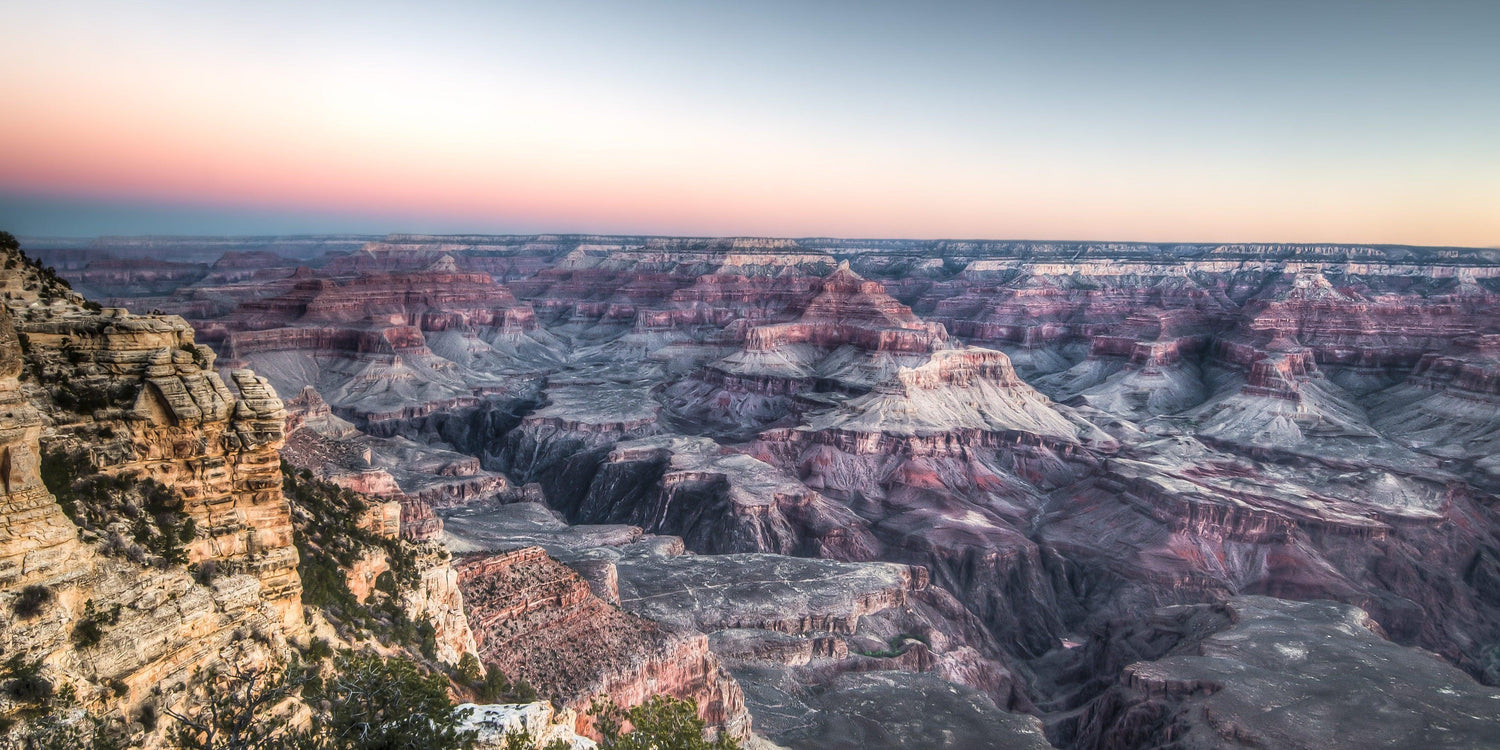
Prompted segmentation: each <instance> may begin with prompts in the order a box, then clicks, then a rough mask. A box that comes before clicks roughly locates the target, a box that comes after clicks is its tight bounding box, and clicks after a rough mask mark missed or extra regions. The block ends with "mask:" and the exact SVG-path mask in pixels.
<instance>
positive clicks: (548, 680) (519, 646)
mask: <svg viewBox="0 0 1500 750" xmlns="http://www.w3.org/2000/svg"><path fill="white" fill-rule="evenodd" d="M457 568H458V571H459V585H460V587H461V589H462V590H463V594H464V600H465V601H466V602H467V606H468V610H469V616H470V621H471V623H472V625H473V627H474V630H475V633H476V636H477V637H476V640H477V641H478V644H479V654H480V656H481V657H482V658H483V660H484V661H485V662H486V663H489V664H493V665H495V666H498V667H499V668H500V669H501V670H502V671H504V672H505V674H507V675H508V676H511V677H512V678H513V679H514V678H525V679H526V680H527V681H529V682H530V683H531V684H532V686H533V687H535V688H536V689H537V691H538V693H539V694H541V695H545V696H550V697H553V698H555V699H556V700H557V701H558V702H559V703H560V705H561V706H563V707H564V708H568V709H572V710H574V711H578V712H583V711H585V710H586V709H587V708H588V706H589V704H590V702H591V701H592V700H593V698H594V697H595V696H598V695H607V696H609V697H611V698H612V699H614V701H615V702H616V703H617V704H620V705H626V706H633V705H635V704H637V703H640V702H642V701H644V700H645V699H646V698H649V697H650V696H652V695H655V694H657V693H666V694H669V695H673V696H676V697H679V698H692V699H693V700H695V701H696V702H697V704H698V710H699V715H701V716H702V717H703V718H704V720H705V721H707V722H709V723H710V724H713V725H715V726H717V727H720V728H722V729H723V730H724V731H727V732H730V733H731V734H733V735H735V736H744V735H748V734H749V730H750V717H749V715H748V714H747V713H746V712H745V707H744V702H743V696H742V695H741V693H740V689H739V685H738V684H736V683H735V682H734V679H733V678H732V677H730V676H729V674H728V673H727V672H725V671H724V669H723V667H722V666H720V664H719V661H718V659H717V657H715V656H714V655H713V654H712V653H710V652H709V650H708V639H707V638H706V637H705V636H703V635H702V634H699V633H693V632H691V631H675V630H671V629H668V628H665V627H663V626H662V625H660V624H658V623H656V622H653V621H651V620H647V619H644V618H641V617H638V616H635V615H631V614H628V613H626V612H624V611H621V610H620V609H618V608H616V607H615V606H614V605H611V604H609V603H608V602H606V601H604V600H603V599H600V598H598V597H596V596H595V595H594V594H593V592H592V591H590V589H589V585H588V583H586V582H585V581H584V580H583V579H582V578H581V577H579V575H578V574H577V573H575V572H574V571H573V570H571V569H569V568H568V567H566V566H564V565H563V564H561V563H559V562H557V561H556V560H553V559H552V558H550V557H548V556H547V554H546V552H545V551H543V550H542V549H541V548H539V547H525V548H521V549H519V550H514V551H510V552H502V553H495V554H479V555H471V556H468V557H465V558H463V559H461V560H460V561H459V563H458V565H457ZM588 722H589V719H588V717H587V716H586V715H580V717H579V719H578V727H577V728H578V730H579V731H586V730H587V728H588V725H589V724H588Z"/></svg>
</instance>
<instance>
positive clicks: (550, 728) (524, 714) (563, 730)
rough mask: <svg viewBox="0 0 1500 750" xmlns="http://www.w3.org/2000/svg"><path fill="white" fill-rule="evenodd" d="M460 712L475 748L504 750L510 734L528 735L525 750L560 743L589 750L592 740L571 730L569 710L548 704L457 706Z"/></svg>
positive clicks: (572, 718)
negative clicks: (527, 746) (530, 741)
mask: <svg viewBox="0 0 1500 750" xmlns="http://www.w3.org/2000/svg"><path fill="white" fill-rule="evenodd" d="M457 710H458V711H459V712H461V713H463V714H464V719H463V721H462V724H461V726H462V727H463V728H464V729H467V730H470V731H472V732H474V734H475V736H474V747H475V748H476V749H477V750H506V748H507V747H509V746H508V744H507V742H508V740H507V738H508V737H510V736H511V735H514V734H523V733H524V734H526V735H529V736H530V737H531V738H532V740H533V743H532V746H531V747H529V748H525V750H544V749H545V748H547V747H549V746H551V745H552V744H553V743H556V742H561V743H562V744H563V746H564V747H566V748H568V750H592V748H594V747H596V745H595V744H594V741H593V740H591V739H589V738H587V737H583V736H581V735H579V734H577V733H576V732H574V731H573V728H574V727H575V726H576V725H577V723H578V719H577V716H576V715H575V714H574V712H572V711H569V710H566V709H564V710H562V711H555V710H553V708H552V704H551V703H547V702H539V703H513V704H504V705H484V706H476V705H474V704H472V703H465V704H463V705H461V706H459V707H458V709H457Z"/></svg>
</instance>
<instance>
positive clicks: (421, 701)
mask: <svg viewBox="0 0 1500 750" xmlns="http://www.w3.org/2000/svg"><path fill="white" fill-rule="evenodd" d="M315 699H316V700H315V703H316V702H321V703H322V704H324V705H326V706H327V708H325V709H324V710H323V711H322V712H320V714H319V715H318V716H316V717H315V719H314V722H313V734H314V735H315V737H316V739H318V740H321V741H323V742H325V743H326V744H325V745H323V747H327V748H330V750H377V749H379V750H419V749H423V750H425V749H426V748H432V749H433V750H457V749H458V748H466V747H469V746H470V745H471V744H472V742H473V735H472V733H471V732H468V731H466V730H462V729H461V728H460V726H459V722H460V720H461V719H462V718H463V717H462V716H461V715H459V714H458V713H457V712H456V711H455V710H454V705H453V700H452V699H451V698H449V697H448V679H447V678H446V677H444V676H443V675H440V674H424V673H423V672H422V671H421V670H420V669H418V667H417V665H416V664H414V663H412V662H410V661H407V660H405V659H400V658H391V659H384V658H381V657H380V656H376V655H374V654H356V653H352V652H345V653H344V654H343V655H341V656H340V657H339V658H338V659H336V660H335V662H334V668H333V674H332V675H331V676H330V677H328V678H327V679H326V680H325V681H324V686H323V688H322V690H321V691H320V694H319V695H317V696H315Z"/></svg>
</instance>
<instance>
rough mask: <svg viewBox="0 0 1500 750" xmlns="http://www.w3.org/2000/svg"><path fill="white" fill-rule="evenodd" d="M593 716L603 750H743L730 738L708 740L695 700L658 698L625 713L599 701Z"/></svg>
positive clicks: (596, 701) (591, 713)
mask: <svg viewBox="0 0 1500 750" xmlns="http://www.w3.org/2000/svg"><path fill="white" fill-rule="evenodd" d="M589 714H590V715H592V716H593V717H594V722H595V724H594V728H595V729H596V730H597V731H598V732H599V737H600V739H599V747H600V749H601V750H740V743H739V742H738V741H737V740H735V739H733V738H731V737H728V736H726V735H722V734H721V735H719V736H718V737H717V738H715V739H713V740H708V739H705V738H704V735H705V733H706V730H707V726H706V725H705V724H704V722H703V719H701V718H699V717H698V704H697V703H695V702H694V701H692V700H681V699H678V698H673V697H671V696H668V695H654V696H652V697H651V698H650V699H648V700H647V701H646V702H645V703H642V704H640V705H638V706H635V707H634V708H630V709H623V708H620V707H619V706H618V705H615V702H614V701H612V700H610V699H608V698H599V699H595V700H594V704H593V705H592V706H591V707H590V708H589ZM627 721H628V722H630V724H631V725H632V729H631V731H630V732H628V733H626V732H623V731H622V727H623V726H624V724H625V722H627Z"/></svg>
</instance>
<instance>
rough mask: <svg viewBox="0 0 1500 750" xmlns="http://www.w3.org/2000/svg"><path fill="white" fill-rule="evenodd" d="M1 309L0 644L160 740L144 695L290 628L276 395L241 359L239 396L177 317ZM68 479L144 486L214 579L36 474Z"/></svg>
mask: <svg viewBox="0 0 1500 750" xmlns="http://www.w3.org/2000/svg"><path fill="white" fill-rule="evenodd" d="M25 273H26V271H22V272H21V274H13V273H12V272H9V271H8V272H7V274H6V275H7V276H8V277H12V278H14V276H16V275H22V274H25ZM8 307H9V311H0V404H3V405H4V406H3V408H0V469H3V472H0V480H3V487H4V492H3V494H0V498H3V499H0V503H3V510H4V513H3V515H0V599H3V600H4V601H5V602H6V606H4V607H0V649H3V650H4V652H5V653H6V654H7V655H8V658H9V657H14V658H17V659H19V660H21V662H24V663H37V664H39V665H41V669H42V670H43V674H44V675H45V678H46V679H48V680H49V682H50V683H51V684H52V685H53V687H54V688H58V689H61V688H62V687H64V686H66V687H68V688H69V689H70V690H71V691H73V694H74V695H76V696H77V699H78V701H79V703H80V704H81V706H82V707H83V708H85V709H87V710H88V711H90V712H91V713H93V714H95V715H99V716H103V717H105V718H106V719H109V720H112V721H114V722H115V725H116V726H118V727H120V729H121V730H122V731H123V733H124V736H125V737H126V738H127V740H128V741H129V742H130V743H131V744H132V745H134V746H144V747H152V746H157V745H158V744H159V742H160V740H161V737H160V733H159V732H154V731H152V730H151V729H150V728H148V727H146V726H144V725H142V724H141V723H139V722H138V721H137V717H139V716H140V715H141V714H140V711H141V710H142V707H143V706H147V705H150V706H152V707H153V708H157V707H161V706H163V705H174V704H176V702H177V701H179V700H180V698H181V694H182V690H183V689H184V688H185V687H187V686H190V685H192V684H193V681H194V680H196V679H197V675H198V673H199V670H202V669H207V668H211V667H213V666H214V665H217V664H220V663H222V660H224V659H226V658H229V657H230V656H231V655H238V658H242V659H248V660H250V663H264V662H265V661H266V660H269V659H273V658H277V655H278V654H279V653H280V652H282V651H284V650H285V648H286V644H287V639H288V638H299V637H302V636H303V634H304V623H303V617H302V607H301V602H300V597H299V594H300V592H301V587H300V581H299V579H298V576H297V573H296V565H297V561H298V557H297V552H296V550H295V548H293V547H292V540H291V525H290V517H289V513H288V505H287V502H286V500H285V498H283V497H282V496H281V491H280V486H281V482H280V472H279V470H278V461H277V453H276V449H277V446H278V445H279V444H280V441H281V420H282V413H281V403H280V401H279V400H277V399H276V397H275V394H274V393H273V392H270V391H269V390H268V389H266V388H265V386H264V382H263V381H261V380H259V379H258V378H256V377H255V376H254V375H253V374H251V373H249V372H237V373H235V376H234V381H235V384H236V386H237V388H238V390H239V392H240V395H239V397H238V398H236V397H235V396H234V395H233V394H232V393H231V392H230V391H229V389H228V388H227V387H226V386H225V384H224V383H223V382H222V381H221V380H220V379H219V376H218V375H217V374H216V373H214V372H213V370H212V369H211V363H212V353H211V352H208V351H206V350H204V349H200V348H196V347H194V345H193V339H192V330H191V329H190V328H188V327H187V326H186V325H185V324H184V323H183V321H181V320H180V319H175V318H157V317H137V316H131V315H129V314H127V313H124V312H123V311H119V310H105V311H102V312H93V311H90V310H88V309H85V308H83V307H80V306H78V305H77V303H76V302H73V301H58V302H54V303H52V304H45V305H44V304H41V303H40V301H39V300H37V299H36V298H35V297H34V296H29V295H18V296H13V297H11V298H10V300H9V306H8ZM17 329H19V330H20V336H23V337H24V338H19V337H18V335H17V333H16V330H17ZM23 352H24V354H23ZM18 376H24V381H22V380H19V378H18ZM44 448H45V451H46V458H45V459H42V458H41V457H42V455H43V450H44ZM64 467H71V468H64ZM42 469H45V473H44V472H43V471H41V470H42ZM69 472H72V473H71V474H70V473H69ZM75 475H82V476H84V477H92V478H93V480H92V481H95V484H94V485H92V486H101V485H100V484H99V483H114V482H118V485H117V486H118V487H119V488H120V491H121V492H129V491H131V488H132V487H138V486H139V483H141V482H144V481H145V480H148V479H150V480H155V481H157V482H159V483H160V484H159V485H157V486H160V487H163V488H165V490H163V491H165V492H170V493H171V494H172V495H173V496H174V497H175V498H176V500H175V502H180V506H179V508H180V509H179V510H178V511H177V512H180V513H181V514H182V515H183V516H185V517H186V518H187V519H190V520H191V521H192V522H194V526H195V527H196V533H194V534H191V535H186V534H184V536H186V537H187V539H186V543H185V544H183V546H182V548H180V549H178V550H176V551H174V550H172V549H168V548H162V549H161V552H162V553H163V554H164V555H171V554H181V556H182V557H181V558H180V560H185V561H187V562H188V563H190V564H196V565H197V566H198V568H199V569H200V570H202V569H203V566H205V565H212V566H213V567H214V568H215V569H216V573H215V575H214V577H213V580H212V581H211V582H209V583H207V584H205V583H203V582H201V581H202V579H201V578H200V579H197V580H195V577H194V576H193V575H191V574H190V572H189V571H188V570H187V569H185V568H184V567H183V566H182V565H181V564H177V563H178V562H179V560H174V559H172V558H170V557H160V558H158V559H153V558H151V557H148V556H145V555H144V554H143V552H142V550H141V549H140V548H139V547H134V546H131V542H130V541H129V540H128V539H127V538H125V537H122V535H121V532H122V531H123V530H127V529H129V526H128V524H125V523H124V522H125V519H124V518H110V517H105V518H102V519H93V518H87V519H85V518H83V516H82V514H84V513H86V512H87V508H84V507H81V506H82V503H83V502H84V501H83V500H81V499H79V498H77V497H73V496H72V495H71V494H70V495H69V498H68V500H69V503H70V505H69V506H67V507H65V506H64V505H63V504H61V503H59V501H58V499H57V498H56V497H55V496H54V495H53V494H52V492H51V491H50V490H49V488H48V486H47V484H46V483H45V482H44V479H45V480H46V482H52V483H54V484H56V486H57V487H58V488H59V490H60V491H67V492H69V493H72V492H73V490H72V489H71V488H69V487H68V486H66V485H67V479H65V477H72V476H75ZM102 486H116V485H113V484H105V485H102ZM90 502H92V501H90ZM68 508H72V511H71V512H72V513H74V514H77V515H78V516H79V518H80V521H85V520H86V521H87V524H88V528H87V529H84V528H80V527H79V526H78V525H77V524H76V523H75V521H74V520H73V519H72V518H70V516H69V510H68ZM136 513H137V514H139V513H140V510H139V509H137V511H136ZM137 538H138V539H139V538H144V537H140V536H138V537H137ZM182 541H183V540H182V539H181V538H179V543H181V542H182ZM138 555H139V557H138ZM23 599H27V600H29V601H30V602H31V603H30V604H27V605H25V606H23V605H22V604H21V601H22V600H23Z"/></svg>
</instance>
